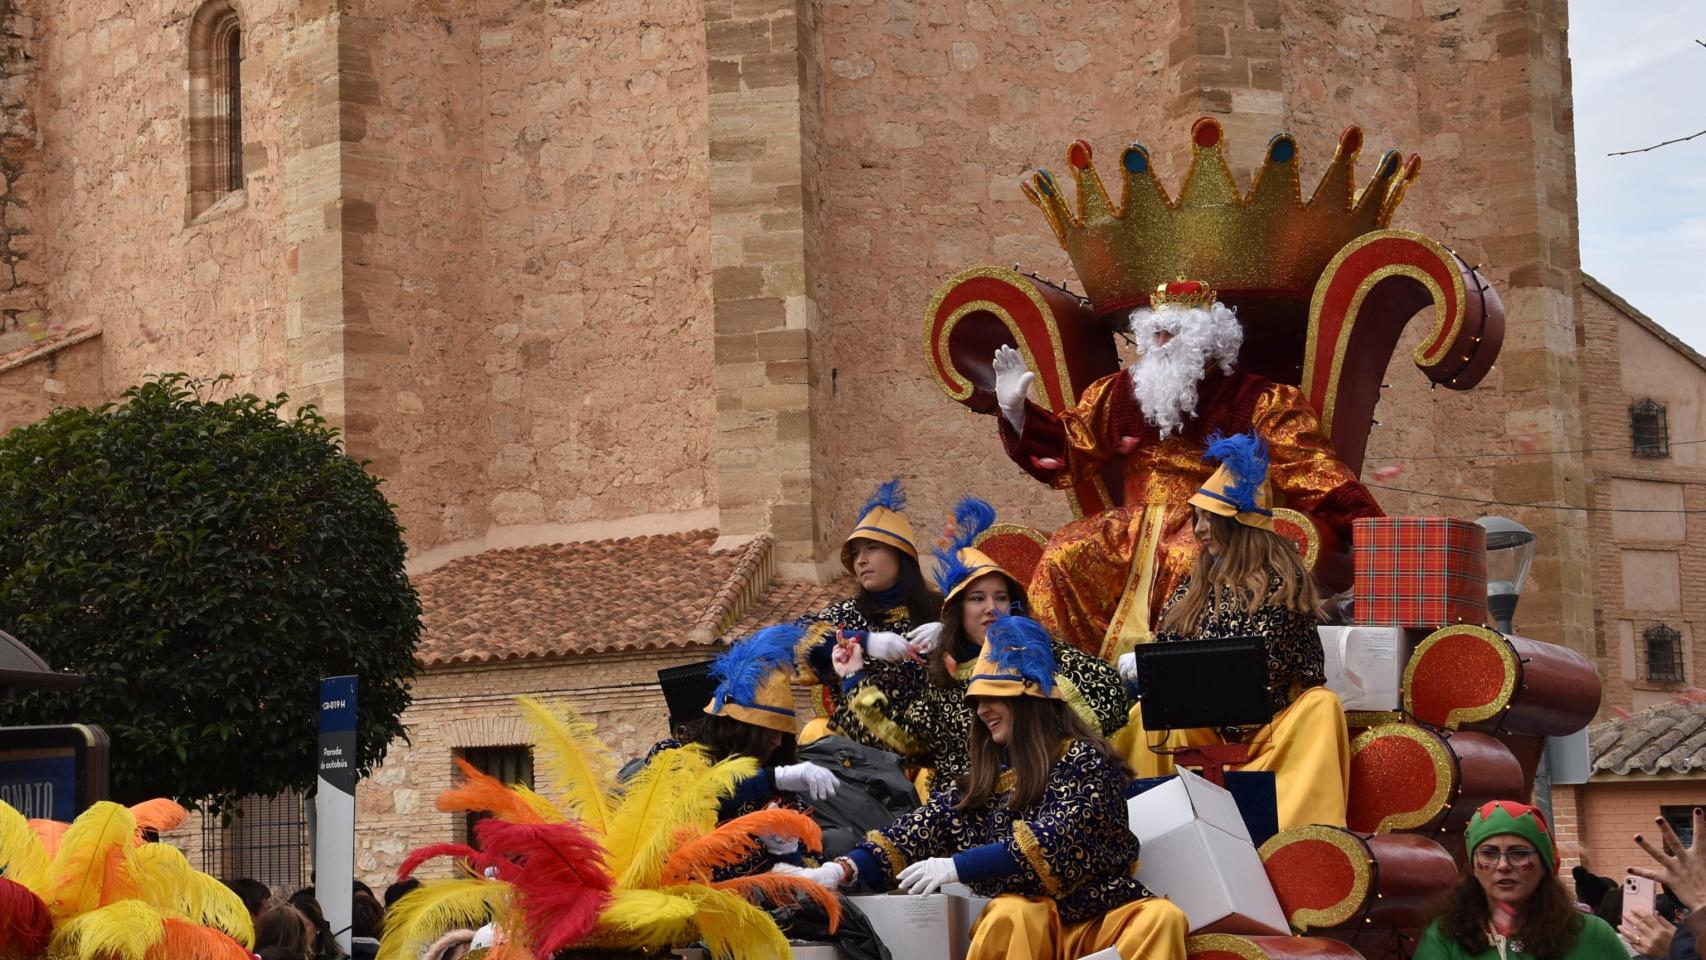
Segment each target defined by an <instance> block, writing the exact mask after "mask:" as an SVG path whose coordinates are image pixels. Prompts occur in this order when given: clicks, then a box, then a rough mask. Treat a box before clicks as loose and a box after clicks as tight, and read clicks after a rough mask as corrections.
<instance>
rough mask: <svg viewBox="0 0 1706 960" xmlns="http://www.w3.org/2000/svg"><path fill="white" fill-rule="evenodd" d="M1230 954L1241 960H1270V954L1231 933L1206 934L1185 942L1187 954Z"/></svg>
mask: <svg viewBox="0 0 1706 960" xmlns="http://www.w3.org/2000/svg"><path fill="white" fill-rule="evenodd" d="M1211 952H1212V953H1230V954H1232V955H1233V956H1235V957H1238V958H1240V960H1269V958H1268V953H1267V951H1266V950H1263V949H1262V948H1261V947H1258V946H1256V945H1255V944H1253V943H1251V942H1250V941H1249V940H1246V939H1245V938H1243V937H1240V936H1237V935H1236V934H1231V933H1204V934H1198V935H1196V936H1194V937H1190V938H1188V939H1186V940H1185V954H1186V955H1187V956H1192V957H1194V956H1196V955H1197V954H1199V953H1211Z"/></svg>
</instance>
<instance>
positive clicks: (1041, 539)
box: [971, 523, 1048, 547]
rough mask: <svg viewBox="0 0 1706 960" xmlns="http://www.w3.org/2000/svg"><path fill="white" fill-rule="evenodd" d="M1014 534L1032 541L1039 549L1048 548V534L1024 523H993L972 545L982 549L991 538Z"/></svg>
mask: <svg viewBox="0 0 1706 960" xmlns="http://www.w3.org/2000/svg"><path fill="white" fill-rule="evenodd" d="M1012 534H1017V535H1019V536H1021V537H1024V538H1025V539H1026V540H1029V541H1031V542H1032V543H1034V544H1036V545H1037V546H1039V547H1046V546H1048V535H1047V534H1045V533H1043V532H1042V531H1041V530H1038V529H1037V528H1036V527H1027V526H1025V525H1024V524H1022V523H992V524H990V525H989V529H987V530H985V531H983V532H982V533H980V534H978V535H977V539H975V540H973V541H972V542H971V545H972V546H974V547H981V546H983V542H984V541H985V540H988V539H989V538H990V537H1003V536H1009V535H1012Z"/></svg>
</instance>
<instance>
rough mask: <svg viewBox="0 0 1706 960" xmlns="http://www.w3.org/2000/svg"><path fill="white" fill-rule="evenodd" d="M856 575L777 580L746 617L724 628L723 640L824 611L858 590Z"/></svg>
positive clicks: (735, 638) (730, 639) (737, 637)
mask: <svg viewBox="0 0 1706 960" xmlns="http://www.w3.org/2000/svg"><path fill="white" fill-rule="evenodd" d="M856 589H857V588H856V587H855V585H854V581H853V578H852V577H840V578H838V579H836V580H832V581H830V582H829V583H827V584H823V585H821V586H820V585H818V584H815V583H812V582H811V581H810V580H777V581H776V582H775V583H773V584H771V585H770V589H769V590H768V591H766V592H765V594H764V596H763V598H762V599H760V600H759V601H758V602H757V603H756V604H753V606H752V609H751V610H749V611H747V614H746V616H744V617H741V618H740V620H739V621H737V622H736V623H735V625H734V626H733V627H732V628H730V629H728V630H726V631H724V633H723V635H722V639H723V640H728V641H734V640H738V639H740V638H741V637H744V636H746V635H747V634H749V633H753V632H754V631H757V630H759V629H761V628H763V627H768V626H770V625H771V624H773V623H787V622H788V621H790V620H794V619H797V618H799V617H801V616H803V615H805V614H808V613H811V612H813V611H815V610H822V609H823V608H824V607H827V606H829V605H830V604H831V603H834V602H835V601H837V600H840V599H841V598H842V597H851V596H852V595H853V594H854V592H855V591H856Z"/></svg>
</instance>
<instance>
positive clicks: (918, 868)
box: [895, 857, 960, 897]
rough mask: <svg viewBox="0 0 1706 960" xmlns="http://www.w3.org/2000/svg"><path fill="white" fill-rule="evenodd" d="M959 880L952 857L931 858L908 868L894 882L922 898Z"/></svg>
mask: <svg viewBox="0 0 1706 960" xmlns="http://www.w3.org/2000/svg"><path fill="white" fill-rule="evenodd" d="M959 878H960V875H959V873H958V871H956V870H955V869H954V858H953V857H931V858H930V859H928V860H920V861H918V862H917V863H914V864H912V865H910V866H908V867H907V868H906V869H905V870H902V871H901V872H900V873H899V874H898V875H897V876H896V877H895V880H896V881H897V882H898V883H899V884H900V888H901V889H902V890H905V891H906V892H907V893H910V894H912V895H914V896H918V897H922V896H926V895H928V894H932V893H935V892H936V891H938V890H940V889H942V884H944V883H953V882H954V881H956V880H958V879H959Z"/></svg>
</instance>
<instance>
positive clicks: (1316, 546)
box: [1274, 507, 1321, 570]
mask: <svg viewBox="0 0 1706 960" xmlns="http://www.w3.org/2000/svg"><path fill="white" fill-rule="evenodd" d="M1274 520H1275V521H1276V522H1278V521H1280V520H1286V521H1289V522H1291V523H1293V524H1295V525H1296V526H1297V527H1298V528H1299V529H1301V530H1302V531H1303V567H1304V569H1305V570H1313V569H1315V561H1316V560H1318V559H1320V557H1321V531H1320V530H1317V529H1316V528H1315V522H1314V521H1313V520H1310V519H1309V517H1308V516H1306V515H1305V514H1302V513H1299V512H1298V511H1296V510H1292V509H1290V508H1289V507H1275V508H1274Z"/></svg>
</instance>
